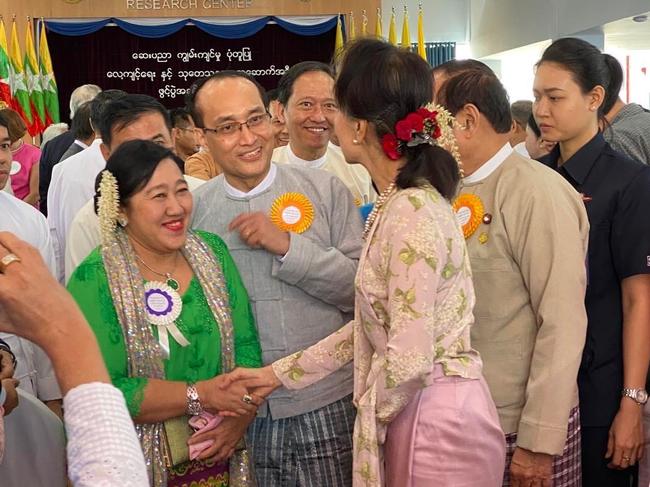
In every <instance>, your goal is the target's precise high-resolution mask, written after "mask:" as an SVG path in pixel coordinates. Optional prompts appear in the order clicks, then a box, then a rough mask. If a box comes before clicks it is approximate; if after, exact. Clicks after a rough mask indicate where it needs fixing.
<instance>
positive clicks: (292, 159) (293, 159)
mask: <svg viewBox="0 0 650 487" xmlns="http://www.w3.org/2000/svg"><path fill="white" fill-rule="evenodd" d="M328 144H329V142H328ZM287 159H288V160H289V164H298V165H300V166H302V167H312V168H316V169H318V168H319V167H321V166H322V165H323V164H325V160H326V159H327V150H326V151H325V154H323V156H322V157H319V158H318V159H314V160H313V161H306V160H305V159H301V158H300V157H298V156H297V155H296V154H295V153H294V152H293V150H292V149H291V142H289V143H288V144H287Z"/></svg>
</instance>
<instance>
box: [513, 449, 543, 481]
mask: <svg viewBox="0 0 650 487" xmlns="http://www.w3.org/2000/svg"><path fill="white" fill-rule="evenodd" d="M552 476H553V455H547V454H546V453H534V452H532V451H530V450H526V449H524V448H520V447H517V448H515V453H514V454H513V455H512V463H511V464H510V484H511V485H512V487H553V480H552Z"/></svg>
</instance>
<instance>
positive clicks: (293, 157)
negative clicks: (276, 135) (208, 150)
mask: <svg viewBox="0 0 650 487" xmlns="http://www.w3.org/2000/svg"><path fill="white" fill-rule="evenodd" d="M337 112H338V106H337V105H336V100H335V99H334V73H333V72H332V68H331V67H330V66H328V65H327V64H324V63H321V62H317V61H304V62H301V63H298V64H294V65H293V66H292V67H291V68H290V69H289V70H288V71H287V72H286V73H285V74H284V76H282V78H281V79H280V82H279V83H278V118H279V120H280V121H283V122H285V125H286V129H287V131H288V133H289V144H288V145H286V146H284V147H278V148H277V149H275V151H274V152H273V160H274V161H275V162H277V163H280V164H291V165H294V166H301V167H313V168H318V169H323V170H325V171H328V172H331V173H332V174H334V175H335V176H336V177H338V178H339V179H340V180H341V181H343V183H344V184H345V185H346V186H347V187H348V189H349V190H350V191H351V192H352V194H353V195H354V201H355V203H356V205H357V206H362V205H365V204H367V203H371V202H373V201H374V200H375V198H376V193H375V190H374V189H373V187H372V181H371V180H370V175H369V174H368V171H366V169H365V168H364V167H363V166H361V165H360V164H348V162H347V161H346V160H345V158H344V157H343V152H341V149H340V148H338V147H337V146H335V145H334V144H332V143H331V142H330V140H331V138H332V136H333V135H334V117H335V116H336V113H337Z"/></svg>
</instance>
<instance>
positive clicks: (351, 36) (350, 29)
mask: <svg viewBox="0 0 650 487" xmlns="http://www.w3.org/2000/svg"><path fill="white" fill-rule="evenodd" d="M349 22H350V25H349V26H348V40H349V41H352V40H354V38H355V37H357V33H356V31H355V30H354V13H353V12H350V19H349Z"/></svg>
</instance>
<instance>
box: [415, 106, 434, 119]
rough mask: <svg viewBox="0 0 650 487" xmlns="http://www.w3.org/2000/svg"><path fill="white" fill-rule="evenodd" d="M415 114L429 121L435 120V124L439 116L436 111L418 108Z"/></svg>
mask: <svg viewBox="0 0 650 487" xmlns="http://www.w3.org/2000/svg"><path fill="white" fill-rule="evenodd" d="M415 113H417V114H418V115H420V116H421V117H422V118H424V119H425V120H427V119H428V120H433V121H434V122H435V120H436V116H437V115H438V112H435V111H434V112H432V111H430V110H427V109H426V108H418V109H417V112H415Z"/></svg>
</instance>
